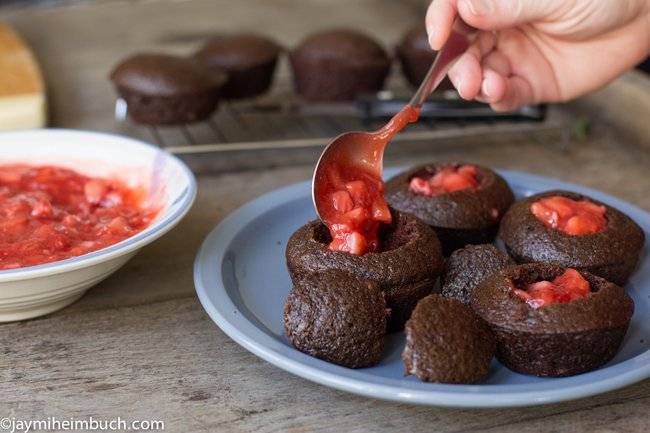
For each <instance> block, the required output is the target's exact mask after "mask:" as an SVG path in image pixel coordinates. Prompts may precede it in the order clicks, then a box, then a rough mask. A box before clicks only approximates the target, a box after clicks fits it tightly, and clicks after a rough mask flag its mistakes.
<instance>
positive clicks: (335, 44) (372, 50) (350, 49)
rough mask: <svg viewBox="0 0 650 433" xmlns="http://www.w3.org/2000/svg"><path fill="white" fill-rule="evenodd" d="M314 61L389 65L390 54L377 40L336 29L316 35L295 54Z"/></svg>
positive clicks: (357, 33)
mask: <svg viewBox="0 0 650 433" xmlns="http://www.w3.org/2000/svg"><path fill="white" fill-rule="evenodd" d="M293 55H294V56H296V55H300V56H304V57H305V58H309V59H311V60H314V61H323V60H328V59H333V60H340V59H345V60H346V61H347V62H349V63H350V64H363V65H366V64H368V63H378V64H384V63H388V62H389V59H388V54H387V53H386V51H385V50H384V48H382V46H381V45H379V44H378V43H377V42H376V41H375V40H373V39H372V38H370V37H369V36H366V35H365V34H363V33H359V32H357V31H354V30H348V29H335V30H328V31H323V32H320V33H315V34H313V35H311V36H309V37H307V39H305V40H304V41H303V42H302V43H301V44H300V45H299V46H298V47H297V48H296V49H295V50H294V53H293Z"/></svg>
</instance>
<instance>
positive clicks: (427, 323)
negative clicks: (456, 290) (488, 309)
mask: <svg viewBox="0 0 650 433" xmlns="http://www.w3.org/2000/svg"><path fill="white" fill-rule="evenodd" d="M405 331H406V346H405V347H404V352H402V360H403V361H404V366H405V367H406V374H412V375H414V376H417V377H418V378H420V379H421V380H424V381H426V382H442V383H476V382H479V381H480V380H482V379H483V378H485V377H486V376H487V374H488V370H489V368H490V361H491V360H492V357H493V356H494V351H495V347H496V344H495V340H494V336H493V335H492V332H491V331H490V328H489V327H488V325H487V324H486V323H485V322H484V321H483V320H482V319H481V318H479V317H478V316H477V315H476V314H474V312H473V311H472V310H471V308H469V307H468V306H466V305H463V304H462V303H461V302H459V301H456V300H455V299H449V298H444V297H442V296H440V295H435V294H434V295H429V296H427V297H426V298H424V299H422V300H421V301H420V302H418V305H417V307H415V310H414V311H413V314H412V315H411V318H410V319H409V320H408V322H406V328H405Z"/></svg>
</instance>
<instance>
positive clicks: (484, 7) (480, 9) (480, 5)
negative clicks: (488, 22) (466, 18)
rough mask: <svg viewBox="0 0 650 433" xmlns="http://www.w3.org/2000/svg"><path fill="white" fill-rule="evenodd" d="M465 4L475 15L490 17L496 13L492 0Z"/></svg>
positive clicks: (477, 0) (474, 0)
mask: <svg viewBox="0 0 650 433" xmlns="http://www.w3.org/2000/svg"><path fill="white" fill-rule="evenodd" d="M465 3H466V4H467V7H468V8H469V10H470V12H471V13H472V14H473V15H478V16H481V15H489V14H491V13H492V12H494V3H492V0H465Z"/></svg>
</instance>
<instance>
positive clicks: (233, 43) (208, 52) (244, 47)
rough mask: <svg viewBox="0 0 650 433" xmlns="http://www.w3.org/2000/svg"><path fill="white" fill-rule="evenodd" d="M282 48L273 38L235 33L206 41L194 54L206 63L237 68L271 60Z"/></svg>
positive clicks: (224, 67) (231, 68)
mask: <svg viewBox="0 0 650 433" xmlns="http://www.w3.org/2000/svg"><path fill="white" fill-rule="evenodd" d="M281 51H282V48H281V47H280V46H279V45H278V44H277V43H275V42H274V41H273V40H271V39H269V38H267V37H265V36H260V35H255V34H237V35H232V36H227V37H222V38H215V39H211V40H210V41H208V42H207V43H206V44H205V45H204V46H203V48H201V49H200V50H199V51H197V52H196V54H195V55H194V56H195V57H196V58H197V59H198V60H201V61H202V62H204V63H205V64H206V65H208V66H211V67H220V68H223V69H225V70H226V71H229V70H238V69H244V68H249V67H252V66H257V65H260V64H263V63H267V62H271V61H273V60H275V59H276V58H277V56H278V55H279V54H280V52H281Z"/></svg>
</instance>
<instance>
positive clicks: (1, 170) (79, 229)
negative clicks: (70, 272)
mask: <svg viewBox="0 0 650 433" xmlns="http://www.w3.org/2000/svg"><path fill="white" fill-rule="evenodd" d="M144 195H145V192H144V191H140V190H134V189H131V188H129V187H127V186H126V185H124V184H122V183H120V182H119V181H117V180H109V179H100V178H92V177H87V176H83V175H81V174H79V173H77V172H75V171H73V170H68V169H65V168H61V167H55V166H28V165H0V270H3V269H14V268H20V267H24V266H32V265H38V264H42V263H48V262H54V261H57V260H63V259H67V258H70V257H75V256H80V255H82V254H86V253H89V252H91V251H95V250H99V249H101V248H104V247H107V246H109V245H112V244H115V243H117V242H120V241H122V240H124V239H126V238H128V237H131V236H133V235H134V234H136V233H138V232H140V231H142V230H143V229H145V228H146V227H147V226H148V225H149V224H150V223H151V222H152V221H153V219H154V218H155V217H156V215H157V213H158V209H150V208H147V209H145V208H143V207H142V202H143V198H144Z"/></svg>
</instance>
